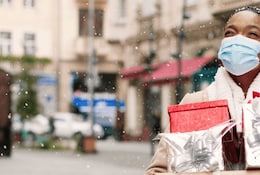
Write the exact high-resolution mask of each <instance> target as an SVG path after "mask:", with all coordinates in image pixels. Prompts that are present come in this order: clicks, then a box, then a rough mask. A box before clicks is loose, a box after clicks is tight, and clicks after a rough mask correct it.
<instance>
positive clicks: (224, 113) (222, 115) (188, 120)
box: [168, 100, 229, 132]
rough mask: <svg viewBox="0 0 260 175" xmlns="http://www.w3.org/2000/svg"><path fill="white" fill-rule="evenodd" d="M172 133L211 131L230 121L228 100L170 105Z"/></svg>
mask: <svg viewBox="0 0 260 175" xmlns="http://www.w3.org/2000/svg"><path fill="white" fill-rule="evenodd" d="M168 113H169V117H170V132H191V131H198V130H205V129H209V128H211V127H213V126H215V125H217V124H220V123H223V122H225V121H227V120H229V111H228V102H227V100H215V101H207V102H197V103H189V104H179V105H170V106H169V107H168Z"/></svg>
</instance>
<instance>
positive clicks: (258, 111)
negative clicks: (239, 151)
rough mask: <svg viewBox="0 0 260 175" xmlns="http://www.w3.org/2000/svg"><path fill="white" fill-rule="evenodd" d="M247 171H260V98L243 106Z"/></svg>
mask: <svg viewBox="0 0 260 175" xmlns="http://www.w3.org/2000/svg"><path fill="white" fill-rule="evenodd" d="M243 123H244V137H245V156H246V169H256V168H259V169H260V98H254V99H253V100H252V102H251V103H250V104H244V105H243Z"/></svg>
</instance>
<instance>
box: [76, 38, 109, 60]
mask: <svg viewBox="0 0 260 175" xmlns="http://www.w3.org/2000/svg"><path fill="white" fill-rule="evenodd" d="M75 47H76V54H77V55H88V54H89V49H88V39H87V38H86V37H78V38H77V39H76V46H75ZM94 48H95V49H96V54H97V56H104V55H107V54H108V52H109V46H108V43H107V42H106V40H105V39H104V38H99V37H97V38H95V40H94Z"/></svg>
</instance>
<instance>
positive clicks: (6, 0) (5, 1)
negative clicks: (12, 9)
mask: <svg viewBox="0 0 260 175" xmlns="http://www.w3.org/2000/svg"><path fill="white" fill-rule="evenodd" d="M10 5H11V0H0V6H2V7H9V6H10Z"/></svg>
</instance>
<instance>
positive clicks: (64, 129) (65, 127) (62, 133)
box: [52, 112, 105, 139]
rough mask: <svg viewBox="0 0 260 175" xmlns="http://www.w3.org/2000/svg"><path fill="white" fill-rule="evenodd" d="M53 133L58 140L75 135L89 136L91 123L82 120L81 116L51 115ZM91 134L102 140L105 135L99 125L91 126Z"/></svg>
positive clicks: (71, 114) (58, 113)
mask: <svg viewBox="0 0 260 175" xmlns="http://www.w3.org/2000/svg"><path fill="white" fill-rule="evenodd" d="M52 117H53V124H54V132H53V135H54V136H56V137H60V138H71V137H73V136H76V135H81V136H91V134H92V130H91V123H90V121H89V120H86V119H84V117H83V116H82V115H78V114H74V113H69V112H57V113H55V114H53V116H52ZM93 132H94V136H95V137H96V138H98V139H99V138H102V137H103V136H104V134H105V132H104V130H103V128H102V126H101V125H99V124H94V125H93Z"/></svg>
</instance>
